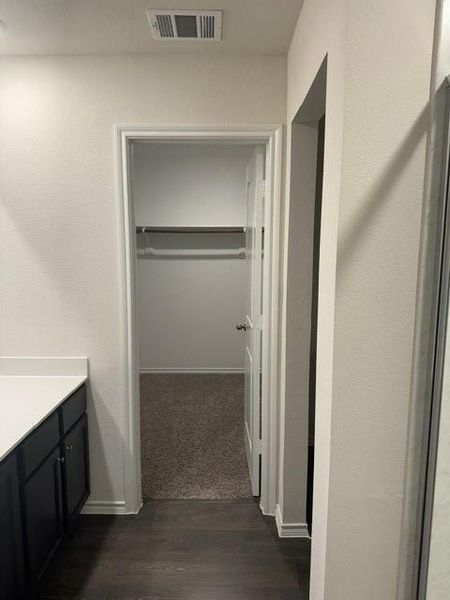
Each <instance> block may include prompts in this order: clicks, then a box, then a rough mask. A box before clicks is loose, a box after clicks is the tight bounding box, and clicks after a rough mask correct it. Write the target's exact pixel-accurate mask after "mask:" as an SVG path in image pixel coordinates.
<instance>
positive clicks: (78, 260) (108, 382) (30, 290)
mask: <svg viewBox="0 0 450 600" xmlns="http://www.w3.org/2000/svg"><path fill="white" fill-rule="evenodd" d="M285 86H286V79H285V59H284V58H283V57H264V58H262V57H235V58H233V57H230V58H218V57H216V58H212V57H194V56H192V57H180V56H173V57H164V56H158V57H150V56H141V57H140V56H130V57H76V58H70V57H69V58H67V57H66V58H40V59H35V58H20V59H19V58H18V59H14V58H12V59H3V60H1V64H0V131H1V134H0V135H1V143H0V198H1V205H0V210H1V218H0V227H1V231H0V304H1V305H0V354H2V355H28V356H53V355H55V356H72V355H86V356H88V357H89V360H90V396H91V397H90V401H89V413H90V414H89V417H90V436H91V438H90V439H91V469H92V500H95V501H98V502H105V503H110V502H113V501H116V502H118V503H119V504H118V505H117V506H118V507H119V508H120V506H122V505H121V503H122V502H123V499H124V473H123V432H124V406H125V394H126V390H125V389H124V372H123V368H124V365H123V360H122V358H123V350H124V348H123V340H122V339H121V336H120V334H121V330H122V324H121V314H122V313H121V307H120V306H119V301H120V290H119V281H120V277H119V264H118V249H119V244H118V198H117V189H116V160H115V148H114V143H115V137H114V126H115V125H116V124H152V123H155V124H165V123H171V124H176V123H180V124H186V123H188V124H206V125H219V124H220V125H224V126H227V125H231V124H233V125H236V124H243V123H244V124H249V123H252V124H256V123H268V122H271V123H273V122H275V123H276V122H284V121H285V110H286V96H285V89H286V88H285ZM205 89H207V90H208V93H205Z"/></svg>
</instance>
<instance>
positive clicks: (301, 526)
mask: <svg viewBox="0 0 450 600" xmlns="http://www.w3.org/2000/svg"><path fill="white" fill-rule="evenodd" d="M275 522H276V524H277V529H278V535H279V536H280V537H281V538H309V531H308V525H307V523H286V522H283V515H282V514H281V509H280V505H279V504H277V505H276V507H275Z"/></svg>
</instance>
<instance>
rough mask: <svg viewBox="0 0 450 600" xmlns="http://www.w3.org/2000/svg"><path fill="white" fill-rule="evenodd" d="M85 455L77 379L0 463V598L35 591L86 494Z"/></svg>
mask: <svg viewBox="0 0 450 600" xmlns="http://www.w3.org/2000/svg"><path fill="white" fill-rule="evenodd" d="M88 455H89V452H88V428H87V416H86V386H85V385H82V386H81V387H79V388H78V389H77V390H75V392H74V393H73V394H72V395H71V396H70V397H69V398H68V399H67V400H66V401H65V402H63V403H62V404H61V406H59V407H58V408H57V409H55V411H54V412H53V413H51V414H50V415H49V416H48V417H47V418H46V419H45V421H44V422H43V423H41V424H40V425H39V426H38V427H37V428H36V429H35V430H34V431H32V432H31V433H30V434H29V435H28V436H27V437H26V438H25V439H24V440H23V442H22V443H21V444H20V445H19V446H18V448H16V449H15V450H14V451H12V453H11V454H10V455H9V456H8V457H7V458H6V459H4V460H3V462H2V463H1V464H0V561H1V562H0V600H25V598H26V599H27V600H29V599H31V598H36V597H37V595H38V587H39V581H40V579H41V577H42V575H43V574H44V571H45V569H46V568H47V566H48V564H49V563H50V560H51V558H52V556H53V554H54V552H55V550H56V549H57V547H58V545H59V543H60V542H61V540H62V539H63V537H64V535H65V533H66V532H67V531H68V529H70V528H72V527H73V526H74V523H75V518H76V516H77V515H78V513H79V512H80V510H81V509H82V508H83V505H84V503H85V502H86V499H87V497H88V495H89V458H88Z"/></svg>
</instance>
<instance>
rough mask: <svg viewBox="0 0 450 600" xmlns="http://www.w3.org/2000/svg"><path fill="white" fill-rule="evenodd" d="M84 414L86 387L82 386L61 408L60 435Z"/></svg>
mask: <svg viewBox="0 0 450 600" xmlns="http://www.w3.org/2000/svg"><path fill="white" fill-rule="evenodd" d="M85 412H86V386H85V385H82V386H81V387H80V388H78V389H77V390H76V391H75V392H74V393H73V394H72V395H71V396H70V398H68V399H67V400H66V401H65V402H64V404H63V405H62V407H61V423H62V433H63V434H64V433H66V432H67V431H69V429H70V428H71V427H72V425H74V424H75V423H76V422H77V421H78V419H79V418H80V417H81V416H82V415H83V414H84V413H85Z"/></svg>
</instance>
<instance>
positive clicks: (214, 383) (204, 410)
mask: <svg viewBox="0 0 450 600" xmlns="http://www.w3.org/2000/svg"><path fill="white" fill-rule="evenodd" d="M140 399H141V461H142V493H143V496H144V499H145V500H150V499H218V500H220V499H239V498H249V497H250V496H251V489H250V482H249V476H248V467H247V459H246V455H245V448H244V418H243V412H244V376H243V375H241V374H144V375H141V377H140Z"/></svg>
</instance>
